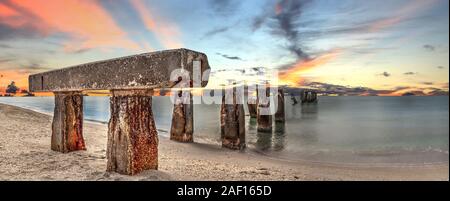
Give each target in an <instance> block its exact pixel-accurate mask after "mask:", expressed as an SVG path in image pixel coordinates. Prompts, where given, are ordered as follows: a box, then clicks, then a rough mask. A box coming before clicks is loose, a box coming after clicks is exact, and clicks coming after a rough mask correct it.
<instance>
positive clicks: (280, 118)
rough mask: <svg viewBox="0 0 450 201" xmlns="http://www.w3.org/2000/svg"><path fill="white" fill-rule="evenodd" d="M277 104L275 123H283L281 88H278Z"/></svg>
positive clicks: (282, 91)
mask: <svg viewBox="0 0 450 201" xmlns="http://www.w3.org/2000/svg"><path fill="white" fill-rule="evenodd" d="M277 99H278V103H277V112H276V113H275V121H276V122H285V121H286V117H285V112H284V90H283V88H278V95H277Z"/></svg>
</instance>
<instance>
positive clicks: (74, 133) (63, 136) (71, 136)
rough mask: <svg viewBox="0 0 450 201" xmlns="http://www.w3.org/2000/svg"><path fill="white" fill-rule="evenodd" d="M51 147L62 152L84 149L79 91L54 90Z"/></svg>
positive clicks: (81, 103) (81, 105)
mask: <svg viewBox="0 0 450 201" xmlns="http://www.w3.org/2000/svg"><path fill="white" fill-rule="evenodd" d="M51 149H52V150H54V151H59V152H63V153H67V152H71V151H77V150H86V146H85V143H84V139H83V96H82V94H81V92H79V91H75V92H56V93H55V109H54V116H53V123H52V140H51Z"/></svg>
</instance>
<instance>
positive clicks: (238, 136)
mask: <svg viewBox="0 0 450 201" xmlns="http://www.w3.org/2000/svg"><path fill="white" fill-rule="evenodd" d="M232 94H233V95H232V96H233V97H232V99H233V103H232V104H227V102H226V101H225V94H224V95H223V97H222V106H221V110H220V124H221V138H222V147H226V148H229V149H239V150H240V149H244V148H245V146H246V144H245V110H244V105H243V104H239V103H238V102H237V96H236V88H233V93H232Z"/></svg>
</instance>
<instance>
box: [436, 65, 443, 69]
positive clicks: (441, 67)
mask: <svg viewBox="0 0 450 201" xmlns="http://www.w3.org/2000/svg"><path fill="white" fill-rule="evenodd" d="M436 68H438V69H444V66H438V67H436Z"/></svg>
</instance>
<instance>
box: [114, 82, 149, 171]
mask: <svg viewBox="0 0 450 201" xmlns="http://www.w3.org/2000/svg"><path fill="white" fill-rule="evenodd" d="M111 93H112V96H111V98H110V106H111V117H110V120H109V124H108V127H109V130H108V146H107V159H108V163H107V171H115V172H118V173H121V174H128V175H134V174H137V173H139V172H141V171H143V170H147V169H158V133H157V131H156V127H155V122H154V120H153V113H152V96H151V95H152V91H151V90H126V91H125V90H112V91H111Z"/></svg>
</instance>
